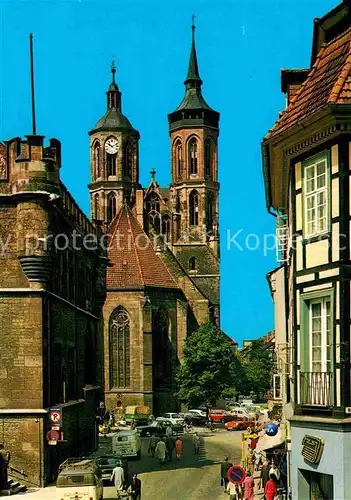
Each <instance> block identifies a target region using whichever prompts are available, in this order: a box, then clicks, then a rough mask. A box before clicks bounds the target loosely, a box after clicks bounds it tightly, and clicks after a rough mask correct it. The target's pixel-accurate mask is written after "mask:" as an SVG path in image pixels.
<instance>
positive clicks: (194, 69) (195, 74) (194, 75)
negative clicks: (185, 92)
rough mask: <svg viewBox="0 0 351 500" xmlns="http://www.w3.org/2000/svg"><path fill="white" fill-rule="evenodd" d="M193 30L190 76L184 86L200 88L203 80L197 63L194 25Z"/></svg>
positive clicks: (188, 75)
mask: <svg viewBox="0 0 351 500" xmlns="http://www.w3.org/2000/svg"><path fill="white" fill-rule="evenodd" d="M191 29H192V31H193V37H192V42H191V50H190V59H189V68H188V74H187V77H186V80H185V82H184V84H185V85H187V86H191V87H195V86H199V87H200V86H201V84H202V80H201V78H200V73H199V65H198V63H197V55H196V47H195V26H194V23H193V25H192V27H191Z"/></svg>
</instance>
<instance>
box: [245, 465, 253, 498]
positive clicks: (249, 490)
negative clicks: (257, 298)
mask: <svg viewBox="0 0 351 500" xmlns="http://www.w3.org/2000/svg"><path fill="white" fill-rule="evenodd" d="M243 484H244V498H245V500H254V487H255V481H254V480H253V478H252V476H251V472H250V471H247V474H246V477H245V479H244V483H243Z"/></svg>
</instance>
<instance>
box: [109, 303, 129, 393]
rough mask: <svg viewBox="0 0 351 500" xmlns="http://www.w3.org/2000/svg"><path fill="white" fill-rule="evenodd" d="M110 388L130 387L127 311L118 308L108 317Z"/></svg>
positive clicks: (120, 307)
mask: <svg viewBox="0 0 351 500" xmlns="http://www.w3.org/2000/svg"><path fill="white" fill-rule="evenodd" d="M109 347H110V387H111V388H113V387H129V385H130V321H129V317H128V314H127V311H126V310H125V309H124V307H122V306H118V307H117V308H116V309H115V310H114V311H113V313H112V314H111V317H110V323H109Z"/></svg>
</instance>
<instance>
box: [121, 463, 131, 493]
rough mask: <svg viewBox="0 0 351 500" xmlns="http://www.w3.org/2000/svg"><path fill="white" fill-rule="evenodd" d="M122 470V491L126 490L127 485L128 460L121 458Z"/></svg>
mask: <svg viewBox="0 0 351 500" xmlns="http://www.w3.org/2000/svg"><path fill="white" fill-rule="evenodd" d="M121 461H122V469H123V472H124V481H123V489H124V490H127V488H128V485H129V471H128V460H127V459H126V458H122V460H121Z"/></svg>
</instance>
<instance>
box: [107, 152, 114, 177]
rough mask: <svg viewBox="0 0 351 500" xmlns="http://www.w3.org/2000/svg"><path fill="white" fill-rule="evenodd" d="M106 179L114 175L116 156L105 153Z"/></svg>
mask: <svg viewBox="0 0 351 500" xmlns="http://www.w3.org/2000/svg"><path fill="white" fill-rule="evenodd" d="M106 162H107V177H110V176H115V175H116V155H115V154H113V155H110V154H108V153H106Z"/></svg>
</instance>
